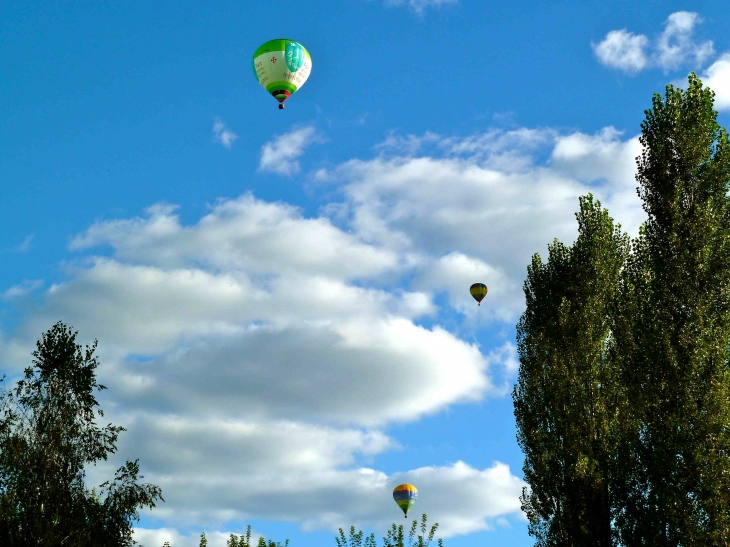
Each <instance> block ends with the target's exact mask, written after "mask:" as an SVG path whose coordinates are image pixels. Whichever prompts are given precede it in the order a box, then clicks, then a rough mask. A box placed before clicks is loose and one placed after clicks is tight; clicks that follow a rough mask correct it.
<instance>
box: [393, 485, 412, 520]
mask: <svg viewBox="0 0 730 547" xmlns="http://www.w3.org/2000/svg"><path fill="white" fill-rule="evenodd" d="M417 497H418V490H416V487H415V486H413V485H412V484H401V485H399V486H396V487H395V488H394V489H393V499H394V500H395V502H396V503H397V504H398V507H400V508H401V509H402V510H403V513H405V518H408V510H409V509H410V508H411V507H413V504H414V503H416V498H417Z"/></svg>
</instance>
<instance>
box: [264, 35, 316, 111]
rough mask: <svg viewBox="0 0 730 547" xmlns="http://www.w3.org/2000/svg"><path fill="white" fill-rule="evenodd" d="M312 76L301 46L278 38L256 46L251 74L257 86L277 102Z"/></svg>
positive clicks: (283, 99)
mask: <svg viewBox="0 0 730 547" xmlns="http://www.w3.org/2000/svg"><path fill="white" fill-rule="evenodd" d="M310 72H312V58H311V57H310V56H309V52H308V51H307V50H306V49H304V46H303V45H302V44H300V43H299V42H295V41H293V40H286V39H284V38H279V39H277V40H270V41H268V42H266V43H265V44H264V45H262V46H260V47H259V48H258V49H257V50H256V53H254V54H253V73H254V74H255V75H256V79H258V81H259V83H260V84H261V85H262V86H263V88H264V89H265V90H266V91H267V93H271V94H272V95H273V96H274V98H275V99H276V100H277V101H279V108H280V109H283V108H284V101H286V100H287V99H288V98H289V97H291V96H292V95H293V94H294V93H296V91H297V90H298V89H299V88H300V87H302V86H303V85H304V82H306V81H307V78H309V73H310Z"/></svg>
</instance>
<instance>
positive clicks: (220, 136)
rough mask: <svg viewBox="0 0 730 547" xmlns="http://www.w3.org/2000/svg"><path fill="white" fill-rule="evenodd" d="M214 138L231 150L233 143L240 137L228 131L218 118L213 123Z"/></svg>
mask: <svg viewBox="0 0 730 547" xmlns="http://www.w3.org/2000/svg"><path fill="white" fill-rule="evenodd" d="M213 138H214V139H215V141H216V142H219V143H221V144H222V145H223V146H224V147H226V148H230V147H231V146H232V145H233V141H235V140H236V139H237V138H238V135H236V134H235V133H234V132H233V131H231V130H230V129H228V128H227V127H226V124H224V123H223V122H222V121H221V119H220V118H216V119H215V122H214V123H213Z"/></svg>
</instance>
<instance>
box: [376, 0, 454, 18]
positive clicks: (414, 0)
mask: <svg viewBox="0 0 730 547" xmlns="http://www.w3.org/2000/svg"><path fill="white" fill-rule="evenodd" d="M458 2H459V0H385V5H386V6H408V7H409V8H410V9H411V10H413V11H414V12H415V13H417V14H419V15H422V14H423V12H424V11H425V10H426V8H430V7H440V6H444V5H446V4H456V3H458Z"/></svg>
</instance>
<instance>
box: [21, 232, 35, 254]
mask: <svg viewBox="0 0 730 547" xmlns="http://www.w3.org/2000/svg"><path fill="white" fill-rule="evenodd" d="M34 237H35V236H34V235H32V234H31V235H29V236H26V237H25V239H24V240H23V243H21V244H20V245H18V250H19V251H20V252H21V253H27V252H28V249H30V244H31V243H32V242H33V238H34Z"/></svg>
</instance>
